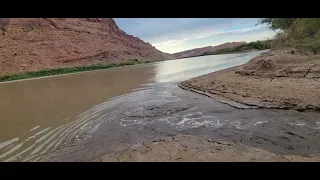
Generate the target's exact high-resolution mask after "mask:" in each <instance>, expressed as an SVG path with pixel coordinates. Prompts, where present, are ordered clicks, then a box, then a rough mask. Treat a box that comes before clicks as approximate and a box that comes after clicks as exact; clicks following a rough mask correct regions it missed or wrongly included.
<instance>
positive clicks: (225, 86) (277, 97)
mask: <svg viewBox="0 0 320 180" xmlns="http://www.w3.org/2000/svg"><path fill="white" fill-rule="evenodd" d="M179 86H180V87H182V88H184V89H188V90H193V91H195V92H198V93H202V94H208V96H210V95H213V96H216V97H222V98H225V99H228V100H232V101H235V102H238V103H241V104H245V105H247V107H248V108H279V109H295V110H301V111H304V110H320V91H319V88H320V56H319V55H302V54H299V53H298V52H296V50H295V49H287V50H274V51H270V52H267V53H263V54H261V55H260V56H257V57H256V58H253V59H252V60H250V61H249V62H248V63H246V64H244V65H241V66H238V67H234V68H229V69H227V70H222V71H218V72H213V73H210V74H207V75H203V76H200V77H196V78H192V79H190V80H187V81H184V82H181V83H180V84H179Z"/></svg>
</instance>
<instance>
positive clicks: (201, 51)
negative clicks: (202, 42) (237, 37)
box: [172, 41, 247, 58]
mask: <svg viewBox="0 0 320 180" xmlns="http://www.w3.org/2000/svg"><path fill="white" fill-rule="evenodd" d="M244 44H247V43H246V42H245V41H241V42H227V43H224V44H220V45H217V46H206V47H202V48H195V49H190V50H186V51H181V52H177V53H173V54H172V56H174V57H175V58H186V57H193V56H200V55H202V54H204V53H208V52H215V51H217V50H220V49H228V48H234V47H238V46H241V45H244Z"/></svg>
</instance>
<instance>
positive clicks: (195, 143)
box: [95, 135, 320, 162]
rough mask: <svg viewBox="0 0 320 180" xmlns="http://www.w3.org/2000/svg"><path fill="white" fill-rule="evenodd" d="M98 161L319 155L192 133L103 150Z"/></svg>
mask: <svg viewBox="0 0 320 180" xmlns="http://www.w3.org/2000/svg"><path fill="white" fill-rule="evenodd" d="M95 161H98V162H146V161H149V162H179V161H180V162H259V161H260V162H289V161H301V162H303V161H314V162H317V161H320V157H319V156H306V157H302V156H297V155H276V154H273V153H271V152H269V151H266V150H263V149H260V148H254V147H249V146H245V145H242V144H233V143H230V142H226V141H222V140H216V139H204V138H201V137H197V136H192V135H175V136H171V137H167V138H161V139H157V140H154V141H152V142H150V143H147V144H144V143H141V144H134V145H133V146H131V147H130V148H128V149H127V150H125V151H122V152H117V153H115V152H111V153H106V154H105V155H103V156H101V157H100V158H98V159H96V160H95Z"/></svg>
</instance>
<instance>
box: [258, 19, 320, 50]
mask: <svg viewBox="0 0 320 180" xmlns="http://www.w3.org/2000/svg"><path fill="white" fill-rule="evenodd" d="M259 23H260V24H266V25H267V26H268V27H269V28H270V29H272V30H274V31H278V33H277V35H276V36H275V40H274V41H273V43H272V47H273V48H284V47H292V48H296V49H298V50H299V51H300V52H312V53H314V54H319V52H320V18H263V19H260V22H259Z"/></svg>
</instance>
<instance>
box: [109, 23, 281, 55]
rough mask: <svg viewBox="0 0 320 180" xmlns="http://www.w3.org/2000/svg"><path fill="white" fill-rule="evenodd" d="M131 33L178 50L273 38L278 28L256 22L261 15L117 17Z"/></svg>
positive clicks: (175, 50)
mask: <svg viewBox="0 0 320 180" xmlns="http://www.w3.org/2000/svg"><path fill="white" fill-rule="evenodd" d="M114 20H115V21H116V23H117V25H118V26H119V27H120V28H121V29H122V30H123V31H125V32H126V33H127V34H131V35H133V36H136V37H139V38H140V39H142V40H144V41H146V42H149V43H150V44H152V45H153V46H155V47H156V48H157V49H159V50H161V51H163V52H167V53H175V52H179V51H184V50H188V49H192V48H199V47H205V46H215V45H219V44H222V43H225V42H232V41H247V42H250V41H256V40H264V39H266V38H271V37H273V36H274V35H275V32H273V31H271V30H269V29H267V28H266V27H265V26H261V25H256V24H257V22H258V20H259V19H258V18H114Z"/></svg>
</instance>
